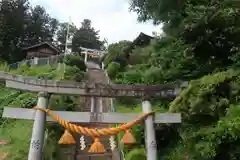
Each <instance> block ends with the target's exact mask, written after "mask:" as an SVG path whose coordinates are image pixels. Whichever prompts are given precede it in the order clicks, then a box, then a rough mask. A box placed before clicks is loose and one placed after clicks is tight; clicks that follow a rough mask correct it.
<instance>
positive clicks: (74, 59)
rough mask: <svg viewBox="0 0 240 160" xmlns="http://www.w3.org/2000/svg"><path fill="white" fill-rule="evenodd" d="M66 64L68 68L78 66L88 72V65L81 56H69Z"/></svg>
mask: <svg viewBox="0 0 240 160" xmlns="http://www.w3.org/2000/svg"><path fill="white" fill-rule="evenodd" d="M65 64H66V65H68V66H76V67H77V68H78V69H80V70H81V71H86V68H87V67H86V65H85V62H84V60H82V58H81V57H80V56H76V55H69V56H67V57H66V59H65Z"/></svg>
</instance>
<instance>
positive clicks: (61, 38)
mask: <svg viewBox="0 0 240 160" xmlns="http://www.w3.org/2000/svg"><path fill="white" fill-rule="evenodd" d="M67 26H68V23H67V22H64V23H60V25H59V28H58V30H57V41H58V44H59V48H60V49H61V51H64V49H65V43H66V36H67ZM76 31H77V27H76V26H75V25H74V24H73V23H72V24H69V34H68V39H69V40H71V39H72V38H73V36H74V35H75V34H76Z"/></svg>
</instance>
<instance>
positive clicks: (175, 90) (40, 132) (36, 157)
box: [0, 72, 181, 160]
mask: <svg viewBox="0 0 240 160" xmlns="http://www.w3.org/2000/svg"><path fill="white" fill-rule="evenodd" d="M0 79H1V80H5V82H6V87H10V88H15V89H20V90H27V91H31V92H39V95H38V103H37V106H38V109H39V110H37V111H36V110H34V109H24V108H10V107H5V108H4V112H3V117H6V118H15V119H27V120H34V125H33V131H32V138H31V144H30V149H29V156H28V160H42V154H43V153H42V151H43V142H44V133H45V132H44V131H45V121H46V120H47V121H53V119H52V118H51V117H49V116H46V113H45V112H43V111H44V110H46V109H47V106H48V100H49V98H50V95H51V94H64V95H81V96H91V97H93V96H97V97H138V98H139V97H141V98H143V101H142V111H143V113H149V112H152V108H151V104H150V102H149V101H148V99H149V98H150V97H165V98H166V97H175V96H177V95H178V94H179V88H180V87H181V84H164V85H123V84H111V85H110V84H87V83H77V82H71V81H54V80H43V79H36V78H33V77H26V76H20V75H11V74H8V73H5V72H0ZM53 114H56V115H59V116H60V117H61V118H62V119H64V120H66V121H68V122H74V123H89V122H90V118H91V117H92V116H97V117H98V118H97V119H98V121H97V123H107V124H123V123H127V122H129V121H132V120H134V119H136V118H137V117H139V114H132V113H125V114H122V113H99V114H98V115H93V114H92V113H90V112H67V111H54V112H53ZM79 117H81V118H79ZM180 122H181V115H180V114H179V113H164V114H155V116H154V117H153V116H148V117H147V118H146V119H145V127H146V132H145V134H146V138H145V143H146V151H147V159H148V160H157V148H156V137H155V131H154V123H180Z"/></svg>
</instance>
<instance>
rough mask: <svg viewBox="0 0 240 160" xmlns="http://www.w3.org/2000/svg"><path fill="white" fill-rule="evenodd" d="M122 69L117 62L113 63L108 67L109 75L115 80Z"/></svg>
mask: <svg viewBox="0 0 240 160" xmlns="http://www.w3.org/2000/svg"><path fill="white" fill-rule="evenodd" d="M119 69H120V64H119V63H117V62H111V63H110V64H109V65H108V67H107V73H108V76H109V77H110V78H114V77H115V76H116V75H117V73H118V71H119Z"/></svg>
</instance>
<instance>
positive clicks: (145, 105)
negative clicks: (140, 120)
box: [142, 100, 157, 160]
mask: <svg viewBox="0 0 240 160" xmlns="http://www.w3.org/2000/svg"><path fill="white" fill-rule="evenodd" d="M142 111H143V113H148V112H151V111H152V107H151V103H150V102H149V101H147V100H144V101H143V102H142ZM145 145H146V152H147V160H157V143H156V135H155V129H154V121H153V116H148V117H147V118H146V120H145Z"/></svg>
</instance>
